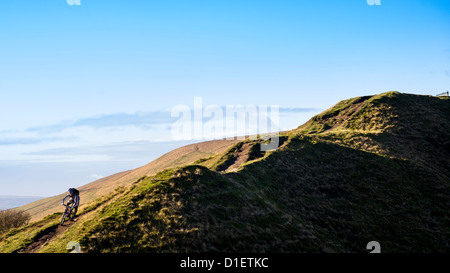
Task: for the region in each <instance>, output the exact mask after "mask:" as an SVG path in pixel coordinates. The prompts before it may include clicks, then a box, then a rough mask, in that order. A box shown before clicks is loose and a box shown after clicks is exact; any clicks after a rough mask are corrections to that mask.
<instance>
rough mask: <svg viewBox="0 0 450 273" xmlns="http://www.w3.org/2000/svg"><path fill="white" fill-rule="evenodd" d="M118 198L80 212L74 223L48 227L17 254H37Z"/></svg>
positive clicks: (68, 222) (69, 222)
mask: <svg viewBox="0 0 450 273" xmlns="http://www.w3.org/2000/svg"><path fill="white" fill-rule="evenodd" d="M118 196H120V194H117V195H115V196H114V197H112V198H111V199H109V200H107V201H106V202H104V203H102V204H101V205H99V206H98V207H96V208H95V209H93V210H91V211H88V212H83V211H81V213H80V214H79V215H75V218H74V219H73V220H74V221H67V222H64V225H63V226H61V225H60V224H58V225H56V226H52V227H49V228H47V229H45V230H43V231H42V233H41V234H39V235H38V236H37V237H36V238H35V239H34V241H33V242H32V243H31V244H29V245H27V246H26V247H24V248H22V249H20V250H18V251H17V252H18V253H35V252H39V250H40V249H41V248H42V247H43V246H45V245H47V244H48V243H50V242H51V241H52V240H53V239H55V238H57V237H58V236H59V235H61V234H63V233H64V232H66V231H67V229H69V228H70V227H71V226H73V225H75V224H77V223H78V222H79V221H82V220H83V219H84V218H86V217H89V215H91V214H93V213H95V212H97V211H99V210H101V209H102V208H103V207H104V206H106V205H108V204H110V203H111V202H113V201H114V200H115V199H116V198H117V197H118ZM87 205H88V204H87ZM80 223H81V222H80ZM81 224H82V223H81Z"/></svg>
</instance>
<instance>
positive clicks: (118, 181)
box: [18, 140, 237, 222]
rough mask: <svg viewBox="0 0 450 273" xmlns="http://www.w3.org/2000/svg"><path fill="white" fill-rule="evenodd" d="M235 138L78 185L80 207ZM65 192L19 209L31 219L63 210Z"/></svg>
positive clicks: (216, 149) (217, 150)
mask: <svg viewBox="0 0 450 273" xmlns="http://www.w3.org/2000/svg"><path fill="white" fill-rule="evenodd" d="M236 142H237V141H236V140H213V141H206V142H202V143H196V144H190V145H187V146H184V147H181V148H178V149H175V150H173V151H171V152H169V153H167V154H165V155H162V156H161V157H159V158H157V159H155V160H154V161H152V162H150V163H149V164H147V165H145V166H142V167H140V168H137V169H134V170H129V171H124V172H120V173H117V174H114V175H110V176H107V177H104V178H101V179H99V180H96V181H94V182H92V183H89V184H86V185H84V186H81V187H79V188H78V190H80V196H81V206H80V208H83V207H84V206H85V205H86V204H87V203H89V202H90V201H94V200H95V199H97V198H100V197H102V196H105V195H108V194H110V193H111V192H113V191H114V190H115V189H116V188H117V187H120V186H125V185H128V184H130V183H132V182H134V181H136V180H137V179H139V178H141V177H143V176H149V175H154V174H156V173H157V172H160V171H162V170H164V169H166V168H173V167H179V166H183V165H187V164H191V163H193V162H195V161H196V160H198V159H200V158H204V157H208V156H211V155H214V154H216V153H221V152H223V151H225V150H226V149H228V148H229V147H230V146H231V145H233V144H234V143H236ZM65 195H66V193H61V194H60V195H57V196H53V197H48V198H44V199H41V200H38V201H36V202H32V203H29V204H26V205H23V206H21V207H19V208H18V209H20V210H24V211H26V212H28V213H30V215H31V222H34V221H38V220H41V219H43V218H44V217H46V216H48V215H50V214H52V213H55V212H60V211H61V210H62V209H61V201H62V199H63V198H64V196H65ZM30 201H31V200H30ZM30 201H29V202H30Z"/></svg>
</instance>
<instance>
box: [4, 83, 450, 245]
mask: <svg viewBox="0 0 450 273" xmlns="http://www.w3.org/2000/svg"><path fill="white" fill-rule="evenodd" d="M449 140H450V100H448V99H447V98H437V97H431V96H420V95H411V94H402V93H398V92H388V93H383V94H380V95H374V96H366V97H358V98H353V99H349V100H345V101H341V102H339V103H338V104H336V105H335V106H333V107H332V108H330V109H328V110H326V111H324V112H322V113H321V114H319V115H317V116H315V117H313V118H312V119H311V120H309V121H308V122H307V123H305V124H304V125H302V126H300V127H298V128H296V129H294V130H292V131H289V132H283V133H281V134H280V147H279V148H278V149H276V150H274V151H269V152H261V151H260V149H259V145H260V144H261V143H262V142H263V140H261V139H257V140H244V141H235V142H234V143H230V144H227V145H228V146H227V145H224V146H223V149H217V150H216V151H215V152H210V153H208V154H207V155H205V156H199V157H198V158H197V159H195V160H190V161H191V162H186V164H189V165H186V164H184V165H183V164H173V165H172V166H170V163H169V162H167V163H165V164H162V165H161V168H160V169H158V172H156V171H155V172H153V173H145V172H143V173H141V174H143V175H142V176H140V177H136V178H133V179H134V180H133V179H130V180H129V181H127V182H126V183H123V184H121V185H120V186H119V187H115V188H114V189H113V190H111V191H110V192H109V193H108V194H105V195H103V196H102V197H100V198H97V199H95V200H94V201H93V202H91V203H90V204H87V205H86V206H85V207H84V208H83V210H82V211H81V212H80V216H79V218H78V219H77V221H76V222H75V223H71V224H70V226H67V227H57V222H58V218H59V217H60V214H58V213H55V214H52V215H49V216H47V217H46V218H45V219H43V220H40V221H36V222H34V223H32V224H30V225H28V226H26V227H23V228H20V229H17V230H13V231H11V232H9V233H7V234H5V235H3V236H1V237H0V252H64V251H65V247H66V245H67V243H68V242H70V241H78V242H80V244H81V246H82V250H83V251H86V252H205V251H213V252H215V251H218V252H365V251H366V249H365V247H366V244H367V243H368V242H369V241H378V242H380V244H381V247H382V251H383V252H448V251H450V239H449V238H450V212H449V210H448V207H449V206H450V174H449V169H450V168H449V164H450V142H449ZM169 161H170V160H169ZM119 175H120V174H118V176H119ZM121 175H123V174H121ZM125 175H126V174H125ZM82 194H84V193H83V192H82Z"/></svg>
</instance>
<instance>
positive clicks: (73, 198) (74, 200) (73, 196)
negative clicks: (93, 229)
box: [62, 188, 80, 221]
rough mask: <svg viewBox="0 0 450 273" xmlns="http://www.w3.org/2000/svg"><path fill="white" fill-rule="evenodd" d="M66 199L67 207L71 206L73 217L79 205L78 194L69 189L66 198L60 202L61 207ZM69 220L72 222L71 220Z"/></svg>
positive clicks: (76, 191) (75, 190)
mask: <svg viewBox="0 0 450 273" xmlns="http://www.w3.org/2000/svg"><path fill="white" fill-rule="evenodd" d="M67 198H68V199H69V200H68V201H67V206H70V205H72V209H73V216H75V214H76V213H77V211H78V206H79V205H80V192H79V191H78V190H77V189H74V188H70V189H69V191H68V194H67V195H66V197H64V199H63V201H62V205H63V206H65V205H64V201H66V199H67ZM71 220H72V221H73V219H71Z"/></svg>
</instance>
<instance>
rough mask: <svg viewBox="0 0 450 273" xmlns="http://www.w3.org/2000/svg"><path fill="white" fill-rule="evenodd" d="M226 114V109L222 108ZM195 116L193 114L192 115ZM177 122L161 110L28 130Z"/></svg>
mask: <svg viewBox="0 0 450 273" xmlns="http://www.w3.org/2000/svg"><path fill="white" fill-rule="evenodd" d="M319 110H320V109H317V108H283V107H281V108H279V112H280V114H295V113H306V112H316V111H319ZM222 111H223V112H224V113H225V111H226V109H225V107H222ZM191 114H192V115H191V116H193V114H194V113H193V112H192V113H191ZM176 120H177V118H176V117H172V116H171V111H170V110H161V111H154V112H136V113H134V114H127V113H115V114H109V115H102V116H96V117H88V118H83V119H78V120H74V121H70V120H66V121H62V122H60V123H57V124H51V125H44V126H36V127H31V128H28V129H27V131H28V132H35V133H40V134H52V133H60V132H62V131H64V130H66V129H68V128H74V127H81V126H86V127H91V128H97V129H98V128H114V127H125V126H136V127H139V128H142V129H151V128H152V125H157V124H171V123H173V122H175V121H176Z"/></svg>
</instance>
